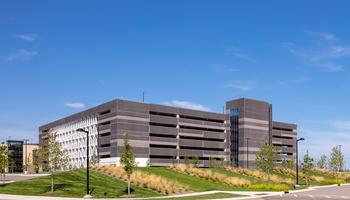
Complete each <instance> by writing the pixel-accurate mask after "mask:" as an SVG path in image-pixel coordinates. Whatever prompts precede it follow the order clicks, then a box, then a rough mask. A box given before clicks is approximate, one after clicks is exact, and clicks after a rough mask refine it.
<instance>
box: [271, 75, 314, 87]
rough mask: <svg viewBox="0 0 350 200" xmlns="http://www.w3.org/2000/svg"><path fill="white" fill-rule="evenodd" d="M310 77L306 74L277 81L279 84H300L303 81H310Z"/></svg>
mask: <svg viewBox="0 0 350 200" xmlns="http://www.w3.org/2000/svg"><path fill="white" fill-rule="evenodd" d="M308 80H309V78H308V77H306V76H300V77H297V78H295V79H289V80H281V81H277V83H278V84H279V85H285V86H287V85H291V84H299V83H303V82H306V81H308Z"/></svg>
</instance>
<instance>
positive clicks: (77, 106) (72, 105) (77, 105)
mask: <svg viewBox="0 0 350 200" xmlns="http://www.w3.org/2000/svg"><path fill="white" fill-rule="evenodd" d="M64 105H65V106H67V107H69V108H74V109H81V108H85V104H84V103H81V102H74V103H65V104H64Z"/></svg>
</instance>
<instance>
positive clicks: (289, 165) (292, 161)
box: [287, 155, 296, 170]
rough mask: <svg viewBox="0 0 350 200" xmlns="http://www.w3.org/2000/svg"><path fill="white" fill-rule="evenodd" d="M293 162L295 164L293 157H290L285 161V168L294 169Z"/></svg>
mask: <svg viewBox="0 0 350 200" xmlns="http://www.w3.org/2000/svg"><path fill="white" fill-rule="evenodd" d="M295 162H296V158H295V155H292V157H291V158H290V160H288V161H287V168H289V169H293V170H294V169H295Z"/></svg>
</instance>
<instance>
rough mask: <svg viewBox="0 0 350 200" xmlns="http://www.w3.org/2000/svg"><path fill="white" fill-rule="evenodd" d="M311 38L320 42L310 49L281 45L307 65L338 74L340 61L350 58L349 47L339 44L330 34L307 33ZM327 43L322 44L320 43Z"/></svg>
mask: <svg viewBox="0 0 350 200" xmlns="http://www.w3.org/2000/svg"><path fill="white" fill-rule="evenodd" d="M308 33H309V34H310V35H311V36H315V35H316V36H318V37H317V38H321V39H322V40H321V42H316V43H313V44H312V46H311V47H310V48H302V47H300V46H297V45H296V44H294V43H285V44H282V47H284V48H286V49H288V50H289V52H290V53H292V54H293V55H294V56H296V57H298V58H300V59H302V60H303V61H305V62H306V63H308V64H311V65H314V66H316V67H318V68H320V69H322V70H324V71H330V72H339V71H342V70H343V68H344V66H343V63H342V61H343V60H344V59H346V58H349V57H350V46H349V45H346V44H339V42H337V41H338V39H337V38H336V36H334V35H332V34H330V33H319V32H308ZM318 40H319V39H318ZM325 40H326V41H327V43H324V42H323V43H322V41H325Z"/></svg>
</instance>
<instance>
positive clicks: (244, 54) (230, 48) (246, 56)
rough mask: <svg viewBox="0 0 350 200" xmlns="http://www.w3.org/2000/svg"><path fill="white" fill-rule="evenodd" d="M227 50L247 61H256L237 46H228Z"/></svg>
mask: <svg viewBox="0 0 350 200" xmlns="http://www.w3.org/2000/svg"><path fill="white" fill-rule="evenodd" d="M226 52H228V53H230V54H231V55H233V56H234V57H236V58H238V59H241V60H245V61H249V62H255V60H254V58H252V57H251V56H250V55H248V54H246V53H243V52H242V51H241V50H239V49H238V48H237V47H234V46H232V47H228V48H227V49H226Z"/></svg>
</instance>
